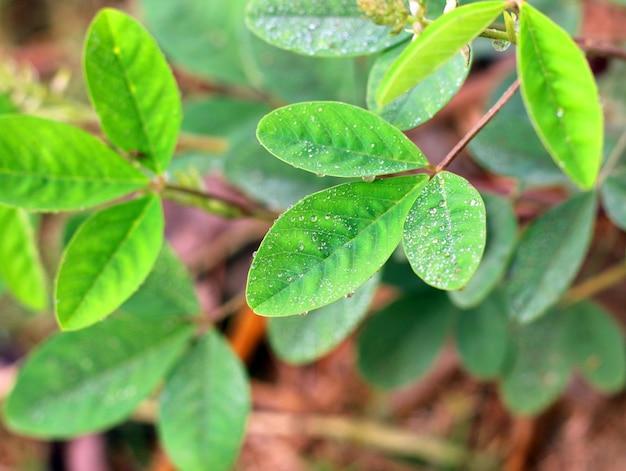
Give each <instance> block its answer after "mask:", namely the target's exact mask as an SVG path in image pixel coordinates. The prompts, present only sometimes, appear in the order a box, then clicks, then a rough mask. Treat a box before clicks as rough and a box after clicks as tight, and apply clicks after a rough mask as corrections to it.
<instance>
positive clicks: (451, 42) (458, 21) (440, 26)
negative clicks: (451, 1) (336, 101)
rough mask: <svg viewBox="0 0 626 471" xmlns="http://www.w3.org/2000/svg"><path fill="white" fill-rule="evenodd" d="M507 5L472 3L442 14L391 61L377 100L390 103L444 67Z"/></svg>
mask: <svg viewBox="0 0 626 471" xmlns="http://www.w3.org/2000/svg"><path fill="white" fill-rule="evenodd" d="M506 6H507V5H506V2H493V1H491V2H479V3H472V4H470V5H463V6H461V7H458V8H455V9H454V10H452V11H451V12H449V13H446V14H445V15H442V16H440V17H439V18H438V19H437V20H435V22H434V23H431V24H430V25H429V26H427V27H426V29H425V30H424V32H423V33H422V34H420V35H419V36H418V37H417V38H416V39H415V40H414V41H413V42H411V44H409V45H408V46H407V48H406V49H405V50H404V52H403V53H402V54H401V55H400V56H399V57H398V58H397V59H396V61H395V62H394V63H393V64H392V65H391V67H390V68H389V70H388V71H387V73H386V74H385V76H384V77H383V79H382V81H381V83H380V85H379V87H378V90H377V92H376V101H377V102H378V103H379V104H380V105H386V104H387V103H389V102H391V101H392V100H394V99H396V98H397V97H399V96H400V95H402V94H403V93H406V92H407V91H408V90H410V89H411V88H413V87H414V86H415V85H417V84H418V83H420V82H421V81H422V80H424V79H425V78H426V77H428V76H429V75H430V74H432V73H433V72H435V71H436V70H437V69H439V68H440V67H442V66H443V65H444V64H445V63H446V62H448V61H449V60H450V59H451V58H452V57H454V56H455V55H456V54H457V53H458V52H459V51H460V50H461V49H462V48H463V47H464V46H465V45H466V44H467V43H469V42H470V41H472V39H474V38H475V37H476V36H478V35H479V34H480V33H481V32H482V31H483V30H484V29H485V28H486V27H487V26H489V25H490V24H491V23H492V22H493V21H494V20H495V19H496V18H497V17H498V15H500V14H501V13H502V12H503V11H504V9H505V8H506Z"/></svg>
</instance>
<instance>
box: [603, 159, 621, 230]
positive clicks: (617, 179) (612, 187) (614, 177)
mask: <svg viewBox="0 0 626 471" xmlns="http://www.w3.org/2000/svg"><path fill="white" fill-rule="evenodd" d="M600 190H601V195H602V203H603V206H604V209H605V210H606V212H607V215H608V216H609V218H610V219H611V221H613V222H614V223H615V225H616V226H617V227H619V228H621V229H623V230H626V204H624V202H625V201H626V170H620V171H617V172H613V173H611V175H610V176H609V177H608V178H607V179H606V180H605V181H604V183H603V184H602V187H601V188H600Z"/></svg>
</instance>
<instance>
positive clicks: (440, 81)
mask: <svg viewBox="0 0 626 471" xmlns="http://www.w3.org/2000/svg"><path fill="white" fill-rule="evenodd" d="M403 50H404V47H403V46H397V47H395V48H394V49H391V50H389V51H386V52H384V53H383V54H382V55H381V56H380V57H379V58H378V60H376V62H375V63H374V66H373V67H372V70H371V71H370V75H369V81H368V84H367V107H368V108H369V109H370V110H371V111H372V112H374V113H376V114H378V115H380V116H381V117H382V118H383V119H384V120H385V121H388V122H389V123H391V124H393V125H394V126H395V127H397V128H398V129H402V130H405V131H406V130H408V129H412V128H414V127H416V126H419V125H420V124H422V123H425V122H426V121H428V120H429V119H430V118H432V117H433V116H435V114H437V112H438V111H439V110H440V109H441V108H443V107H444V106H445V105H446V104H447V103H448V102H449V101H450V99H451V98H452V97H453V96H454V95H455V94H456V92H458V90H459V88H461V85H462V84H463V82H464V81H465V78H466V77H467V74H468V72H469V67H468V64H467V62H466V61H465V58H464V57H463V55H462V54H456V55H454V56H452V58H450V60H448V61H447V62H446V63H445V64H444V65H443V66H442V67H441V68H440V69H437V70H436V71H435V72H434V73H433V74H431V75H429V76H428V77H426V78H425V79H424V80H422V81H421V82H420V83H418V84H417V85H416V86H415V87H413V88H411V89H410V90H408V91H407V92H405V93H404V94H402V95H401V96H399V97H398V98H396V99H395V100H393V101H391V102H390V103H388V104H386V105H385V106H380V105H378V103H376V99H375V97H374V95H375V94H376V90H377V88H378V85H379V84H380V81H381V80H382V78H383V76H384V74H385V72H387V69H388V68H389V66H390V65H391V64H392V63H393V61H394V60H395V59H396V58H397V57H398V56H399V55H400V53H401V52H402V51H403Z"/></svg>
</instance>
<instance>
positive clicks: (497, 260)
mask: <svg viewBox="0 0 626 471" xmlns="http://www.w3.org/2000/svg"><path fill="white" fill-rule="evenodd" d="M482 198H483V201H484V202H485V210H486V213H487V244H486V247H485V253H484V254H483V258H482V260H481V262H480V265H478V268H477V269H476V272H475V273H474V275H473V276H472V278H470V280H469V282H468V283H467V285H465V287H464V288H463V289H461V290H458V291H449V292H448V295H449V296H450V299H451V300H452V302H453V303H454V304H456V305H457V306H458V307H460V308H463V309H467V308H471V307H475V306H477V305H478V304H480V303H481V302H482V301H483V300H484V299H485V298H486V297H487V296H488V295H489V293H490V292H491V291H492V290H493V289H494V288H495V286H496V285H497V284H498V283H499V282H500V280H501V279H502V277H503V276H504V274H505V272H506V270H507V268H508V264H509V260H510V258H511V255H513V251H514V250H515V243H516V241H517V218H516V216H515V211H514V209H513V206H512V204H511V202H510V201H509V200H508V199H506V198H502V197H500V196H497V195H494V194H490V193H483V194H482Z"/></svg>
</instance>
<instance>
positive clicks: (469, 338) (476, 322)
mask: <svg viewBox="0 0 626 471" xmlns="http://www.w3.org/2000/svg"><path fill="white" fill-rule="evenodd" d="M507 308H508V305H507V303H506V299H504V297H503V296H502V294H501V293H500V292H499V291H495V292H494V293H492V294H491V296H489V297H488V298H487V299H485V300H484V301H483V303H482V304H480V305H479V306H477V307H475V308H473V309H471V310H468V311H462V312H461V313H460V314H459V315H458V319H457V323H456V341H457V348H458V351H459V354H460V357H461V362H462V363H463V367H464V368H465V369H466V370H467V371H469V372H470V373H471V374H472V375H474V376H476V377H477V378H481V379H489V378H495V377H497V376H498V374H499V373H500V372H501V371H502V369H503V367H504V365H505V361H506V359H507V354H508V353H509V350H510V348H511V343H512V342H513V339H512V337H511V334H510V333H509V321H508V317H509V316H508V312H507Z"/></svg>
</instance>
